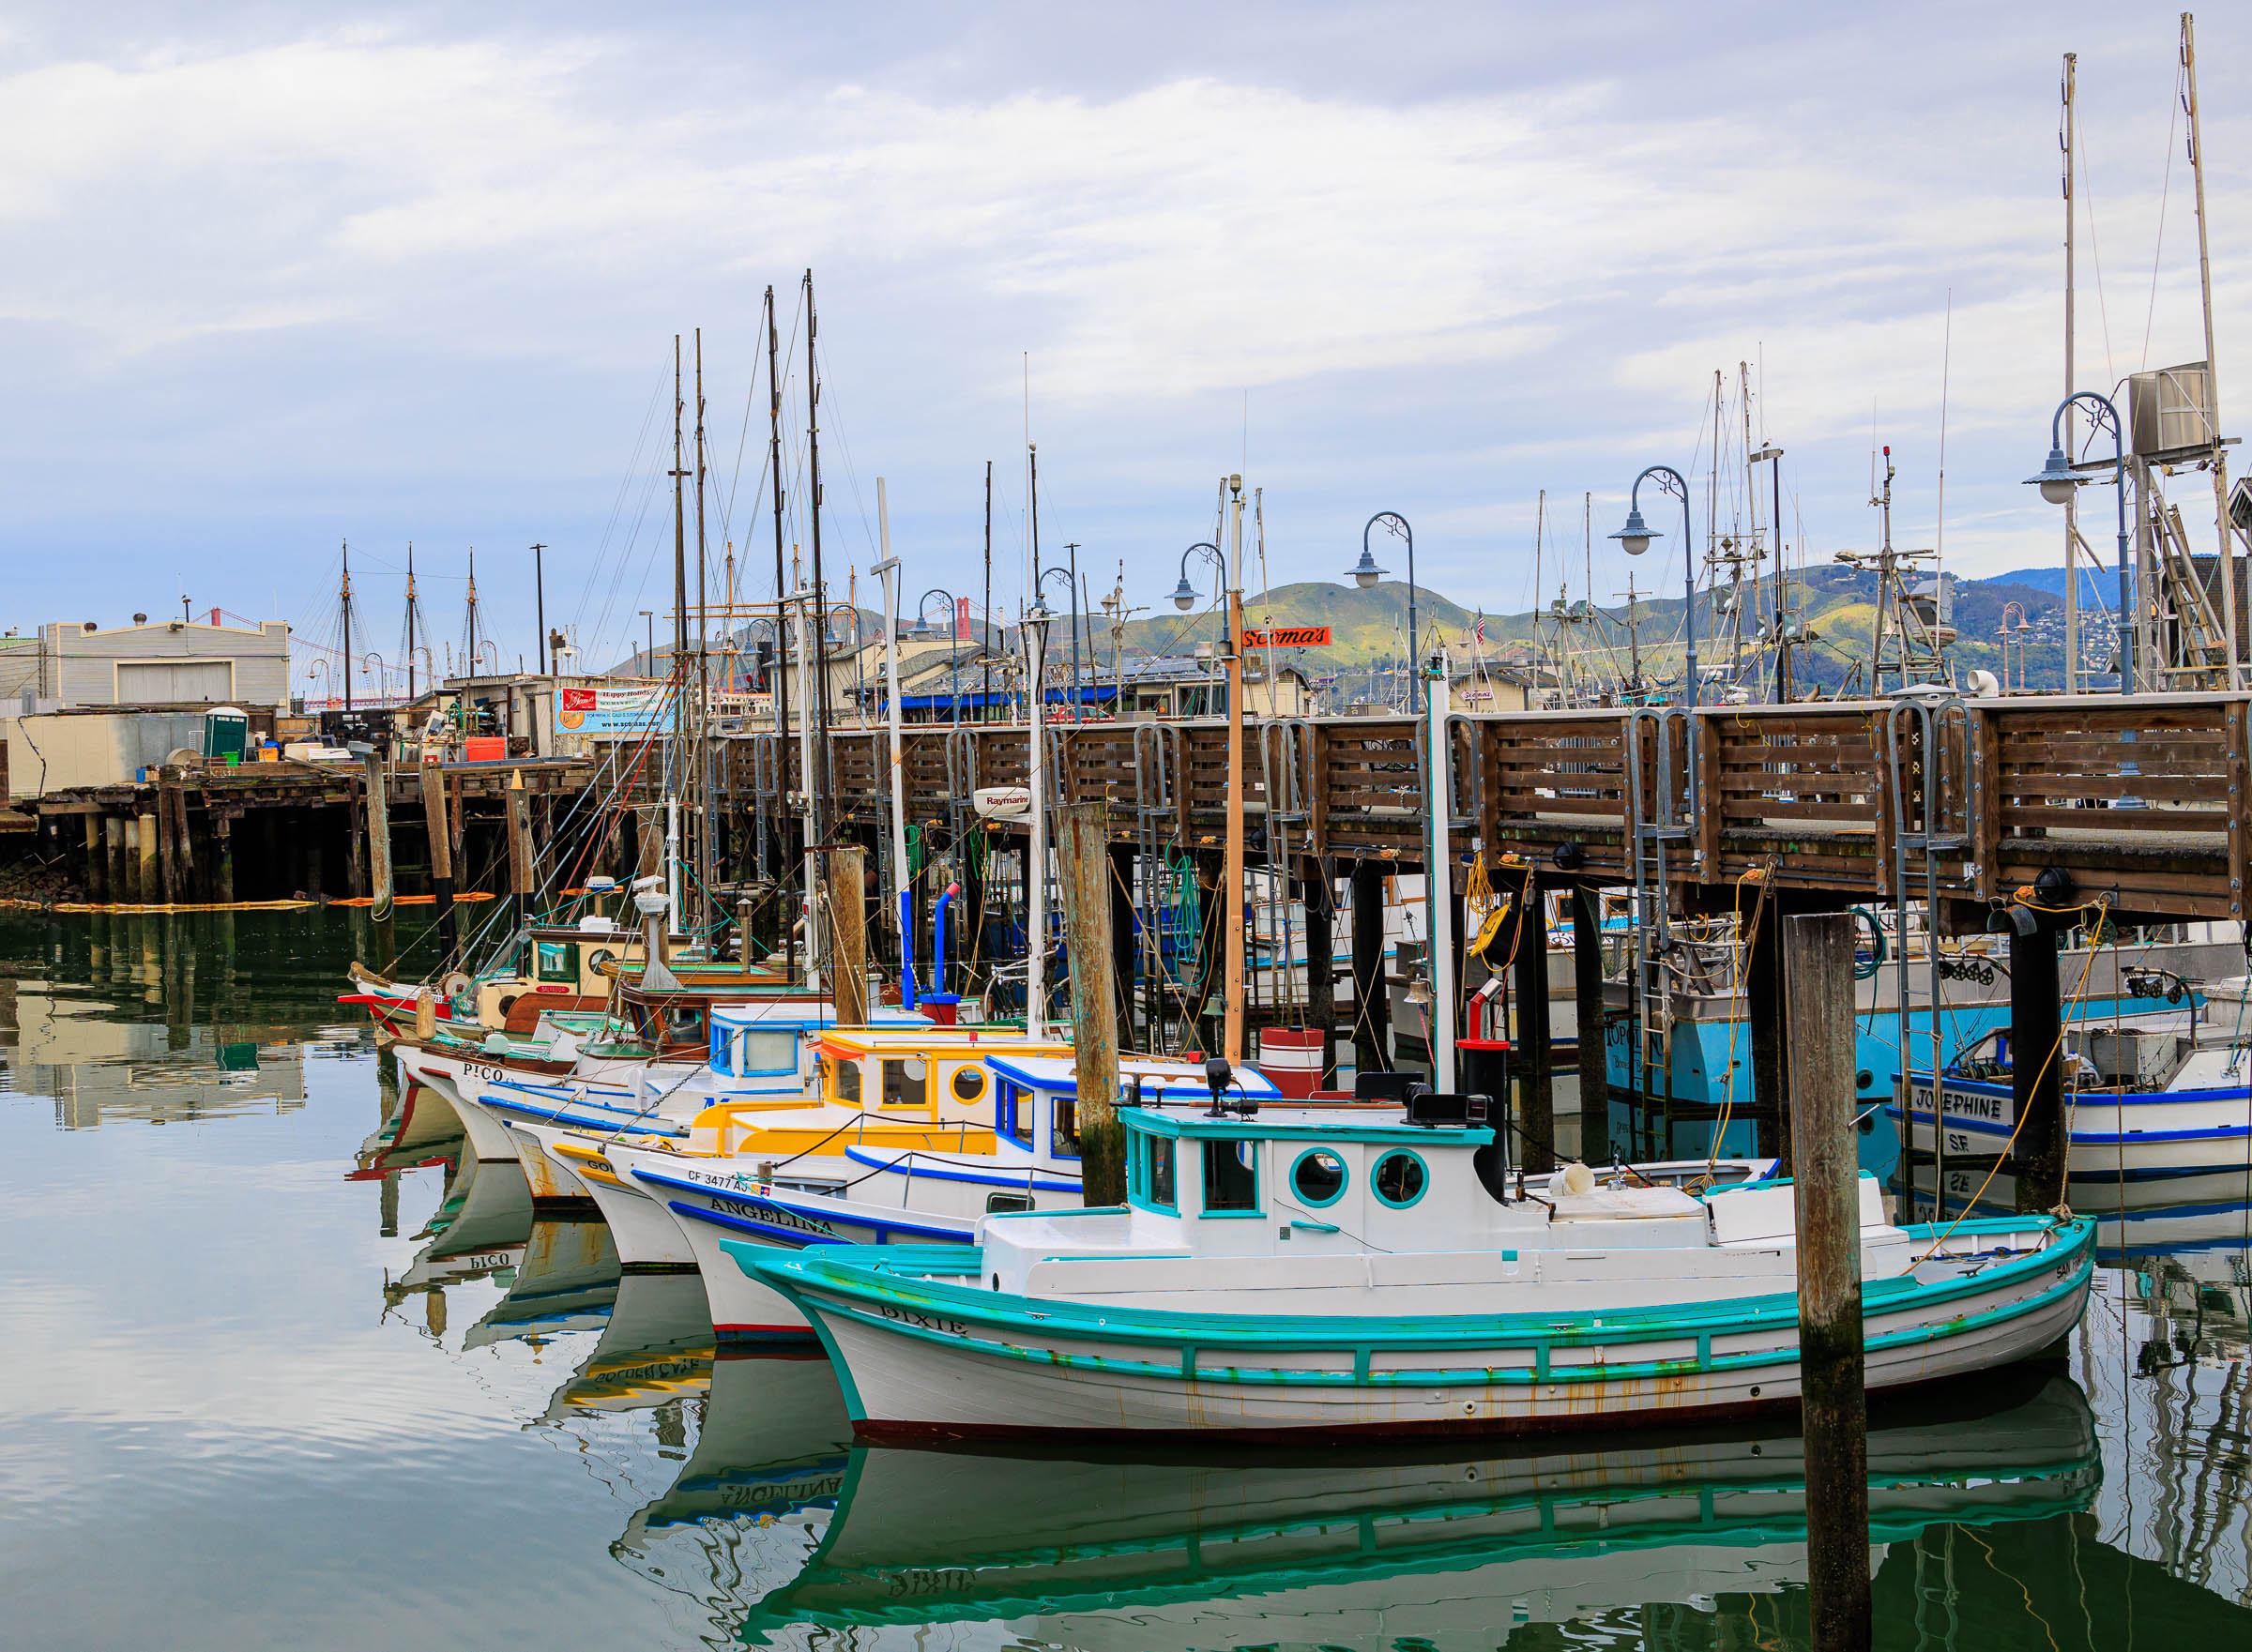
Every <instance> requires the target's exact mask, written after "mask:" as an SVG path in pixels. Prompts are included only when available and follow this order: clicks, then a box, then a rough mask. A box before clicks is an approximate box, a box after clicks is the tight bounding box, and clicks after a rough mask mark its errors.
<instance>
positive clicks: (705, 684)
mask: <svg viewBox="0 0 2252 1652" xmlns="http://www.w3.org/2000/svg"><path fill="white" fill-rule="evenodd" d="M704 468H705V463H704V329H703V328H702V327H698V328H697V329H696V704H695V720H694V722H693V724H692V733H693V735H694V740H695V744H694V746H693V747H692V750H691V756H692V761H693V763H694V767H693V768H692V771H691V772H692V775H693V777H694V780H695V796H696V805H697V807H696V808H695V809H694V810H693V811H692V813H691V815H690V824H691V826H692V828H693V829H694V832H695V840H696V887H697V892H698V894H699V895H700V896H701V900H700V901H699V902H698V904H699V905H700V906H702V908H703V916H702V921H703V924H704V926H705V927H706V928H707V929H709V928H710V926H711V922H712V918H713V917H714V914H713V912H712V910H711V907H712V894H711V881H712V877H713V875H714V869H713V867H712V864H711V742H710V737H709V731H710V726H711V724H710V719H711V589H710V584H709V579H708V574H707V571H706V568H707V563H706V549H705V538H704Z"/></svg>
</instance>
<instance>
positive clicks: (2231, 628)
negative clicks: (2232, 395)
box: [2182, 11, 2244, 691]
mask: <svg viewBox="0 0 2252 1652" xmlns="http://www.w3.org/2000/svg"><path fill="white" fill-rule="evenodd" d="M2182 76H2183V83H2184V92H2185V94H2186V97H2185V99H2184V101H2185V102H2186V103H2187V104H2188V106H2189V172H2190V177H2191V178H2192V180H2193V181H2194V182H2195V183H2196V185H2197V192H2198V296H2199V299H2201V300H2202V301H2203V304H2204V311H2205V386H2206V394H2207V395H2208V396H2210V397H2211V398H2212V399H2213V429H2212V431H2211V432H2210V433H2211V435H2212V437H2213V516H2214V527H2215V528H2217V529H2218V530H2219V532H2220V537H2221V565H2220V576H2221V633H2222V635H2223V636H2224V637H2225V638H2226V639H2227V641H2228V645H2229V689H2230V690H2231V691H2233V690H2237V689H2241V688H2243V687H2244V667H2243V666H2242V665H2241V664H2240V663H2239V659H2240V657H2239V655H2238V653H2237V638H2236V548H2235V546H2234V545H2232V544H2231V543H2230V542H2229V538H2230V536H2229V450H2228V449H2227V448H2226V447H2222V446H2221V364H2220V361H2219V360H2218V359H2217V356H2216V353H2215V351H2214V342H2213V257H2212V235H2211V230H2210V226H2209V223H2208V220H2207V219H2206V215H2205V139H2204V129H2203V127H2202V125H2201V123H2200V120H2199V113H2198V34H2197V19H2196V18H2195V17H2193V16H2192V15H2191V14H2190V13H2188V12H2186V11H2184V13H2183V14H2182Z"/></svg>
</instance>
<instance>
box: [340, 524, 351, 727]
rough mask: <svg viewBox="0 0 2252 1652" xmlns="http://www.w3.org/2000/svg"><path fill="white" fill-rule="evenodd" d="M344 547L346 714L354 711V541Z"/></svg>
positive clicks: (343, 597) (342, 593) (343, 601)
mask: <svg viewBox="0 0 2252 1652" xmlns="http://www.w3.org/2000/svg"><path fill="white" fill-rule="evenodd" d="M342 544H343V548H344V587H343V590H342V592H341V593H340V594H339V596H338V598H337V601H338V606H339V611H340V612H341V613H342V614H343V616H344V714H345V715H346V716H350V715H351V712H352V541H351V540H349V539H346V540H344V541H342Z"/></svg>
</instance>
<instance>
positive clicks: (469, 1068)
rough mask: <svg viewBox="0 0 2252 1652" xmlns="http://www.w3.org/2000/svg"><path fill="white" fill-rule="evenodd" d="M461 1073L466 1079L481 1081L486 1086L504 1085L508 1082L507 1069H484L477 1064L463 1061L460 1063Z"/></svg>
mask: <svg viewBox="0 0 2252 1652" xmlns="http://www.w3.org/2000/svg"><path fill="white" fill-rule="evenodd" d="M462 1072H463V1074H464V1076H465V1077H468V1078H473V1079H482V1080H484V1082H485V1083H486V1084H507V1083H508V1082H509V1069H508V1068H505V1067H486V1066H484V1065H482V1064H481V1063H479V1062H475V1061H464V1062H463V1063H462Z"/></svg>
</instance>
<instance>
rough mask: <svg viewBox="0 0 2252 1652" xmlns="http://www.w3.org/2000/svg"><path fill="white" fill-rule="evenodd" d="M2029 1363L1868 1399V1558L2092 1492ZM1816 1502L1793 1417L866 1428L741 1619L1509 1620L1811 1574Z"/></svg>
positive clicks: (2074, 1505) (1400, 1628)
mask: <svg viewBox="0 0 2252 1652" xmlns="http://www.w3.org/2000/svg"><path fill="white" fill-rule="evenodd" d="M2012 1374H2013V1376H2017V1380H2013V1381H2005V1382H2002V1383H2000V1384H1996V1385H1981V1387H1980V1391H1979V1392H1977V1393H1973V1394H1966V1393H1963V1392H1961V1391H1959V1390H1958V1391H1955V1392H1953V1393H1951V1394H1949V1395H1947V1396H1944V1397H1943V1398H1942V1400H1941V1401H1940V1402H1934V1403H1925V1404H1921V1405H1915V1404H1910V1405H1902V1404H1894V1405H1893V1406H1891V1407H1889V1408H1888V1407H1882V1406H1879V1408H1877V1409H1876V1411H1875V1412H1874V1413H1873V1415H1872V1416H1871V1417H1870V1419H1869V1421H1870V1428H1869V1433H1868V1442H1867V1449H1868V1507H1869V1539H1870V1543H1871V1546H1872V1553H1871V1555H1870V1559H1871V1564H1872V1565H1873V1566H1875V1565H1878V1564H1881V1563H1882V1561H1883V1560H1884V1558H1885V1551H1886V1547H1887V1546H1888V1545H1891V1544H1894V1543H1907V1542H1911V1541H1912V1540H1913V1539H1914V1538H1916V1537H1917V1536H1918V1535H1919V1534H1920V1533H1922V1532H1923V1531H1924V1530H1925V1528H1927V1527H1929V1526H1932V1525H1941V1524H1943V1525H1947V1526H1952V1527H1955V1528H1957V1529H1961V1530H1966V1531H1973V1532H1975V1531H1979V1530H1982V1529H1986V1528H1991V1527H1993V1526H1996V1525H2001V1524H2003V1523H2009V1522H2017V1521H2038V1520H2044V1519H2049V1518H2053V1517H2055V1516H2058V1515H2062V1514H2067V1513H2070V1512H2075V1511H2077V1510H2081V1509H2085V1508H2088V1507H2090V1506H2091V1504H2092V1502H2093V1500H2094V1497H2095V1493H2096V1492H2097V1489H2098V1487H2099V1486H2100V1485H2101V1483H2102V1477H2103V1468H2102V1461H2101V1458H2100V1456H2099V1454H2098V1450H2097V1442H2096V1432H2095V1418H2094V1416H2093V1414H2092V1412H2091V1411H2090V1409H2089V1405H2088V1402H2087V1400H2086V1398H2085V1396H2083V1394H2082V1393H2081V1391H2080V1390H2079V1388H2078V1387H2077V1386H2076V1385H2075V1384H2074V1383H2073V1382H2072V1380H2071V1379H2070V1378H2069V1377H2068V1376H2065V1375H2062V1373H2061V1372H2056V1371H2054V1370H2053V1369H2051V1368H2049V1367H2047V1366H2045V1365H2036V1366H2032V1367H2029V1368H2027V1369H2026V1371H2025V1372H2023V1373H2022V1375H2021V1376H2020V1375H2018V1373H2012ZM1806 1507H1807V1503H1806V1464H1805V1456H1804V1447H1803V1442H1802V1441H1801V1440H1800V1439H1799V1438H1798V1437H1797V1435H1796V1432H1795V1431H1793V1430H1791V1429H1790V1428H1789V1427H1788V1425H1787V1424H1781V1423H1777V1424H1771V1425H1770V1426H1768V1427H1766V1428H1740V1429H1737V1430H1732V1431H1727V1432H1714V1431H1701V1432H1697V1433H1696V1434H1692V1435H1689V1436H1686V1437H1682V1438H1679V1439H1675V1438H1667V1439H1665V1440H1662V1441H1653V1440H1651V1438H1650V1437H1649V1436H1648V1435H1647V1434H1644V1435H1638V1436H1634V1437H1629V1438H1622V1439H1611V1440H1603V1441H1595V1442H1590V1443H1585V1444H1575V1449H1573V1450H1571V1451H1568V1452H1566V1451H1561V1450H1559V1449H1557V1448H1556V1447H1555V1446H1554V1444H1553V1443H1550V1442H1543V1443H1538V1444H1533V1445H1532V1448H1527V1447H1526V1445H1523V1444H1520V1445H1518V1446H1517V1447H1516V1448H1515V1449H1509V1448H1507V1447H1506V1445H1505V1444H1504V1443H1498V1442H1493V1441H1484V1442H1480V1443H1478V1444H1477V1445H1475V1446H1466V1445H1464V1444H1461V1443H1454V1444H1453V1445H1451V1446H1448V1447H1440V1448H1437V1449H1434V1448H1431V1447H1425V1448H1423V1449H1422V1450H1420V1451H1407V1452H1403V1450H1402V1448H1401V1447H1399V1446H1398V1445H1397V1444H1396V1443H1392V1444H1388V1445H1387V1446H1386V1447H1384V1448H1383V1450H1382V1452H1381V1454H1380V1455H1379V1454H1377V1453H1375V1452H1370V1451H1362V1452H1358V1453H1356V1452H1353V1451H1352V1450H1350V1448H1349V1447H1348V1448H1343V1449H1340V1450H1336V1451H1329V1452H1324V1453H1323V1454H1322V1455H1321V1457H1320V1459H1319V1461H1315V1462H1309V1461H1308V1460H1307V1459H1306V1458H1305V1456H1304V1455H1303V1454H1302V1453H1295V1452H1294V1453H1291V1454H1289V1455H1287V1456H1286V1455H1283V1454H1282V1453H1280V1452H1279V1451H1278V1450H1277V1449H1274V1448H1269V1449H1265V1450H1258V1451H1249V1450H1246V1451H1239V1452H1229V1453H1226V1454H1225V1455H1223V1456H1221V1457H1219V1458H1217V1459H1215V1458H1214V1456H1213V1455H1212V1453H1211V1452H1210V1449H1209V1448H1204V1449H1199V1450H1198V1451H1196V1452H1195V1453H1194V1454H1193V1455H1192V1454H1188V1453H1172V1454H1166V1453H1164V1452H1162V1451H1160V1452H1156V1453H1154V1454H1153V1453H1152V1452H1151V1451H1150V1450H1149V1448H1148V1447H1146V1446H1137V1447H1134V1448H1132V1449H1129V1450H1123V1451H1116V1452H1109V1453H1102V1452H1073V1453H1068V1454H1060V1455H1059V1454H1058V1453H1056V1452H1054V1451H1050V1450H1042V1451H1040V1452H1038V1453H1023V1454H1017V1455H1010V1454H1005V1453H999V1452H991V1451H969V1450H962V1449H956V1450H948V1451H926V1450H916V1449H910V1448H905V1447H895V1446H859V1447H854V1449H853V1451H852V1453H851V1456H850V1462H849V1469H848V1472H847V1473H846V1474H845V1476H844V1485H843V1488H842V1494H841V1495H840V1496H839V1497H838V1499H837V1508H836V1513H835V1515H834V1516H833V1517H831V1518H830V1520H829V1523H828V1524H827V1527H826V1529H824V1530H822V1532H821V1534H820V1541H819V1544H818V1546H817V1547H816V1548H815V1549H814V1552H813V1553H812V1555H811V1557H810V1558H809V1559H808V1560H807V1561H806V1563H805V1567H804V1569H803V1570H802V1571H800V1572H799V1574H798V1576H797V1577H795V1578H794V1579H792V1580H791V1581H790V1582H789V1583H788V1584H785V1585H784V1586H783V1587H782V1588H780V1589H776V1590H774V1591H772V1592H771V1593H769V1594H768V1595H767V1596H766V1597H765V1599H762V1600H760V1601H758V1603H757V1604H756V1605H755V1607H753V1610H752V1611H751V1613H750V1614H749V1616H748V1618H747V1619H746V1620H745V1622H744V1624H743V1626H742V1631H741V1633H742V1638H743V1639H744V1640H745V1641H746V1642H755V1641H757V1640H759V1639H760V1638H761V1637H762V1636H766V1635H774V1634H778V1633H779V1632H780V1631H782V1630H784V1629H785V1628H787V1629H793V1630H795V1631H796V1632H798V1633H799V1634H802V1633H803V1629H800V1628H799V1626H815V1627H816V1628H817V1629H818V1630H826V1631H829V1632H831V1633H835V1632H837V1631H844V1633H845V1634H851V1633H853V1632H854V1631H857V1630H864V1629H875V1628H877V1627H879V1626H881V1627H883V1628H888V1629H893V1630H901V1629H921V1630H922V1631H924V1632H925V1633H927V1632H928V1630H929V1629H931V1628H932V1627H933V1626H940V1625H949V1624H957V1623H980V1624H982V1623H987V1622H990V1621H991V1620H993V1619H995V1618H1003V1619H1006V1620H1009V1623H1008V1627H1009V1629H1011V1630H1012V1631H1013V1635H1012V1638H1013V1640H1014V1641H1016V1642H1017V1643H1020V1644H1032V1645H1068V1646H1073V1647H1103V1646H1110V1645H1118V1646H1121V1647H1132V1648H1134V1649H1135V1652H1147V1649H1148V1648H1151V1647H1179V1648H1181V1649H1183V1652H1187V1649H1189V1648H1200V1647H1210V1646H1215V1645H1229V1646H1232V1645H1307V1646H1341V1645H1370V1646H1377V1645H1381V1646H1395V1647H1396V1646H1453V1645H1492V1644H1501V1643H1502V1642H1503V1641H1504V1640H1505V1639H1506V1640H1508V1641H1510V1642H1511V1643H1512V1644H1519V1643H1518V1641H1517V1637H1516V1635H1515V1634H1514V1633H1512V1632H1511V1630H1510V1629H1508V1628H1504V1627H1501V1626H1513V1627H1514V1626H1515V1625H1521V1624H1525V1623H1528V1622H1539V1623H1549V1624H1568V1623H1570V1622H1571V1621H1573V1620H1575V1619H1579V1620H1583V1621H1584V1620H1588V1619H1592V1618H1597V1617H1598V1616H1599V1615H1600V1614H1608V1613H1614V1612H1620V1611H1625V1612H1634V1611H1636V1610H1638V1609H1647V1608H1649V1607H1651V1606H1652V1605H1654V1604H1656V1603H1658V1602H1688V1601H1695V1600H1699V1599H1702V1600H1707V1601H1710V1599H1712V1597H1714V1596H1717V1595H1732V1596H1737V1597H1742V1596H1745V1595H1753V1596H1755V1597H1756V1596H1759V1595H1765V1596H1768V1597H1771V1598H1772V1597H1775V1596H1781V1595H1784V1594H1787V1593H1789V1592H1795V1591H1797V1590H1801V1589H1803V1587H1804V1584H1805V1577H1806V1570H1805V1567H1806V1555H1805V1529H1806ZM740 1573H741V1568H740V1566H739V1564H738V1567H737V1568H736V1569H735V1571H734V1575H737V1576H739V1575H740ZM731 1581H732V1579H731V1578H730V1577H729V1576H727V1575H725V1574H722V1573H718V1572H715V1573H714V1575H713V1578H712V1583H713V1584H715V1585H717V1586H718V1587H720V1588H721V1589H724V1588H726V1587H727V1586H728V1584H730V1582H731ZM1633 1642H1634V1644H1651V1645H1658V1644H1666V1645H1674V1644H1698V1645H1705V1644H1729V1643H1728V1642H1727V1641H1726V1640H1725V1639H1724V1640H1722V1641H1720V1642H1718V1643H1713V1642H1712V1641H1709V1640H1707V1639H1706V1638H1704V1637H1703V1636H1701V1635H1700V1636H1697V1637H1695V1638H1694V1639H1692V1638H1689V1637H1683V1638H1682V1639H1681V1640H1679V1641H1677V1640H1675V1639H1674V1638H1672V1637H1670V1636H1666V1637H1662V1638H1660V1637H1650V1638H1646V1636H1645V1634H1644V1633H1636V1634H1635V1635H1634V1636H1633ZM940 1644H944V1643H943V1642H941V1643H940ZM1535 1644H1573V1642H1572V1639H1571V1638H1570V1637H1569V1635H1568V1634H1567V1635H1566V1636H1565V1637H1564V1638H1562V1639H1560V1640H1556V1639H1550V1638H1549V1637H1546V1636H1544V1637H1542V1638H1541V1639H1540V1640H1539V1641H1537V1642H1536V1643H1535ZM1589 1644H1615V1643H1611V1642H1609V1641H1608V1640H1607V1639H1606V1640H1604V1641H1602V1642H1600V1643H1598V1642H1596V1641H1595V1639H1594V1638H1593V1637H1590V1638H1589Z"/></svg>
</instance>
